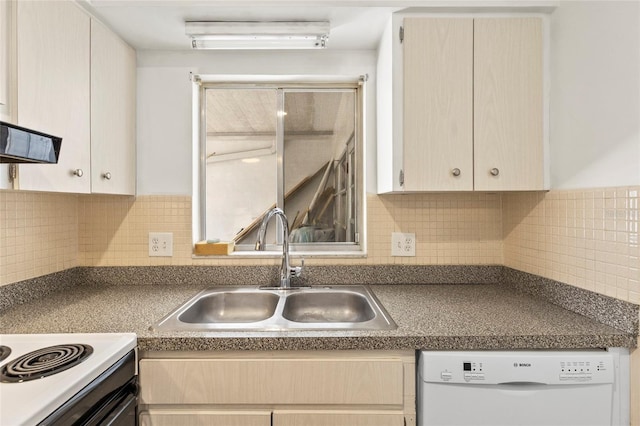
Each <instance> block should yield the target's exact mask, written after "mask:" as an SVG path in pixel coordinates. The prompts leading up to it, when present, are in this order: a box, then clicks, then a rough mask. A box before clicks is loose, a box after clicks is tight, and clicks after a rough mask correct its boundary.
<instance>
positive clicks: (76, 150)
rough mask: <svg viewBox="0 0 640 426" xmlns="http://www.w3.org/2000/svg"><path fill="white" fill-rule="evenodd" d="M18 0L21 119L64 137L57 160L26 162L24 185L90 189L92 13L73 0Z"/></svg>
mask: <svg viewBox="0 0 640 426" xmlns="http://www.w3.org/2000/svg"><path fill="white" fill-rule="evenodd" d="M16 3H17V7H18V24H17V31H18V48H17V50H18V51H17V55H18V124H19V125H20V126H24V127H28V128H32V129H34V130H37V131H40V132H44V133H49V134H52V135H55V136H59V137H62V147H61V150H60V159H59V162H58V164H45V165H33V164H27V165H21V166H20V188H21V189H31V190H41V191H57V192H80V193H87V192H89V190H90V176H89V168H90V139H89V138H90V130H89V126H90V118H89V47H90V46H89V25H90V24H89V22H90V19H89V17H88V16H87V15H86V14H85V13H84V12H82V10H80V8H79V7H78V6H76V5H75V4H74V3H73V2H70V1H33V2H32V1H19V2H16ZM77 169H80V170H82V171H83V175H82V177H79V176H75V175H74V174H73V172H74V171H75V170H77Z"/></svg>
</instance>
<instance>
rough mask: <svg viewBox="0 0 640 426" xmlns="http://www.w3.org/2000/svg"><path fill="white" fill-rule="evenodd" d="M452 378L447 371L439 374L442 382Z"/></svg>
mask: <svg viewBox="0 0 640 426" xmlns="http://www.w3.org/2000/svg"><path fill="white" fill-rule="evenodd" d="M452 377H453V375H452V374H451V373H450V372H449V371H443V372H442V373H440V378H441V379H442V380H444V381H449V380H451V378H452Z"/></svg>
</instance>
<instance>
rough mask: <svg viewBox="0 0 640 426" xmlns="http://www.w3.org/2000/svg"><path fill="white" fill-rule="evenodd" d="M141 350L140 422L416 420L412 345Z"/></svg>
mask: <svg viewBox="0 0 640 426" xmlns="http://www.w3.org/2000/svg"><path fill="white" fill-rule="evenodd" d="M141 355H142V356H141V360H140V366H139V367H140V368H139V374H140V424H142V425H149V426H150V425H153V426H157V425H160V426H163V425H174V424H175V425H177V424H180V425H201V424H207V425H218V424H220V425H226V426H233V425H236V424H238V425H269V426H293V425H305V426H343V425H344V426H359V425H363V426H365V425H366V426H378V425H379V426H403V425H405V424H406V425H415V355H414V352H413V351H406V352H397V351H394V352H389V351H340V352H337V351H336V352H332V351H313V352H311V351H300V352H249V353H247V352H232V353H226V352H225V353H219V352H189V353H177V352H175V353H174V352H170V353H163V352H156V353H143V354H141ZM167 355H168V356H167Z"/></svg>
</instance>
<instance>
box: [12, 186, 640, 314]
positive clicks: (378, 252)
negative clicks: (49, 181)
mask: <svg viewBox="0 0 640 426" xmlns="http://www.w3.org/2000/svg"><path fill="white" fill-rule="evenodd" d="M639 192H640V187H625V188H605V189H597V190H595V189H594V190H576V191H550V192H547V193H541V192H536V193H504V194H486V193H449V194H405V195H382V196H378V195H373V194H369V195H368V196H367V204H368V206H367V213H368V214H367V228H368V255H367V257H366V258H342V259H334V258H325V259H318V258H311V259H307V262H308V264H317V265H325V264H367V265H377V264H407V265H413V264H416V265H450V264H476V265H482V264H486V265H503V264H504V265H506V266H509V267H512V268H515V269H519V270H522V271H525V272H530V273H533V274H537V275H541V276H544V277H547V278H551V279H554V280H557V281H561V282H565V283H568V284H572V285H576V286H578V287H582V288H585V289H588V290H593V291H596V292H599V293H602V294H607V295H610V296H613V297H617V298H619V299H623V300H627V301H632V302H635V303H640V300H638V298H639V293H640V289H639V288H638V281H639V276H638V269H639V261H638V257H639V253H638V194H639ZM149 232H172V233H173V238H174V242H173V244H174V255H173V257H166V258H165V257H149V256H148V233H149ZM391 232H414V233H415V234H416V242H417V245H416V257H392V256H391ZM191 253H192V247H191V197H189V196H140V197H122V196H103V195H68V194H44V193H30V192H14V191H0V285H4V284H9V283H12V282H16V281H20V280H24V279H28V278H33V277H36V276H40V275H43V274H47V273H51V272H56V271H60V270H64V269H67V268H70V267H74V266H129V265H133V266H145V265H264V264H276V263H278V262H279V260H278V259H266V258H251V259H246V258H244V259H243V258H236V257H229V258H215V259H193V258H192V257H191Z"/></svg>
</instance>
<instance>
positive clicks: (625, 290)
mask: <svg viewBox="0 0 640 426" xmlns="http://www.w3.org/2000/svg"><path fill="white" fill-rule="evenodd" d="M639 195H640V187H638V186H634V187H620V188H604V189H588V190H584V189H582V190H567V191H550V192H547V193H539V192H536V193H510V194H505V195H503V198H502V200H503V210H502V221H503V227H504V240H503V241H504V264H505V266H509V267H511V268H514V269H518V270H521V271H525V272H529V273H532V274H535V275H540V276H543V277H546V278H550V279H553V280H556V281H560V282H563V283H567V284H571V285H574V286H577V287H581V288H584V289H587V290H591V291H595V292H598V293H601V294H606V295H608V296H612V297H616V298H618V299H622V300H626V301H629V302H633V303H640V250H639V246H638V244H639V241H638V233H639V228H638V225H639V217H638V216H639V213H638V200H639V199H640V198H639Z"/></svg>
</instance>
